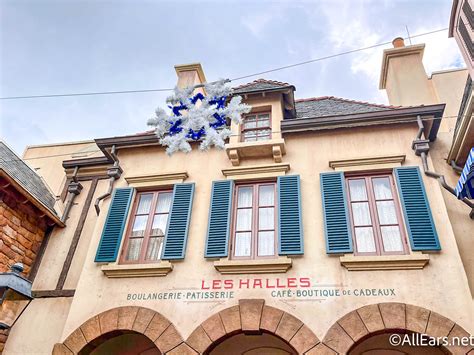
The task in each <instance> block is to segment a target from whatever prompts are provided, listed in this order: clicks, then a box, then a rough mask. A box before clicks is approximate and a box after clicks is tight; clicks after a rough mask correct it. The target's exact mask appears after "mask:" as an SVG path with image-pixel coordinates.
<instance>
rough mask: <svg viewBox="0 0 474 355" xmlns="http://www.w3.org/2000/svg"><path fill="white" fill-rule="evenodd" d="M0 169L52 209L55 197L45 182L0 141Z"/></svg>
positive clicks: (52, 210)
mask: <svg viewBox="0 0 474 355" xmlns="http://www.w3.org/2000/svg"><path fill="white" fill-rule="evenodd" d="M0 170H4V171H5V173H7V174H8V175H9V176H10V177H11V178H12V179H14V180H15V181H16V182H17V183H18V184H20V185H21V186H22V187H23V188H24V189H25V190H26V191H28V192H29V193H30V194H31V195H32V196H33V197H35V198H36V199H37V200H38V201H40V202H41V203H42V204H43V205H44V206H45V207H46V208H48V209H49V210H50V211H51V212H53V213H54V214H56V212H55V211H54V203H55V198H54V196H53V194H52V193H51V192H50V190H49V189H48V187H47V186H46V184H45V183H44V182H43V180H42V179H41V178H40V177H39V175H38V174H36V172H34V171H33V170H32V169H31V168H30V167H29V166H28V165H27V164H26V163H25V162H24V161H23V160H22V159H21V158H20V157H19V156H18V155H16V154H15V153H14V152H13V151H12V150H11V149H10V148H8V146H7V145H6V144H5V143H4V142H3V141H0Z"/></svg>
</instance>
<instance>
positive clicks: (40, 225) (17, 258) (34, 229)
mask: <svg viewBox="0 0 474 355" xmlns="http://www.w3.org/2000/svg"><path fill="white" fill-rule="evenodd" d="M45 230H46V224H45V222H44V220H43V219H41V218H39V217H38V216H36V215H35V211H34V210H32V209H31V206H27V205H23V204H21V203H20V202H19V201H17V200H16V199H15V198H14V197H12V196H10V195H8V194H4V193H0V272H5V271H9V270H10V266H11V265H13V264H14V263H17V262H21V263H23V265H24V266H25V271H24V275H28V274H29V273H30V270H31V267H32V266H33V263H34V261H35V257H36V254H37V252H38V250H39V247H40V245H41V242H42V241H43V238H44V235H45ZM7 336H8V331H0V354H1V353H2V352H3V348H4V346H5V343H6V341H7Z"/></svg>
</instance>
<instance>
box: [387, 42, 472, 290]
mask: <svg viewBox="0 0 474 355" xmlns="http://www.w3.org/2000/svg"><path fill="white" fill-rule="evenodd" d="M404 48H407V47H402V48H401V49H399V51H403V50H404ZM390 51H391V52H394V51H395V52H396V51H397V50H396V49H391V50H390ZM388 73H389V74H388V76H387V84H386V92H387V95H388V98H389V102H390V104H392V105H403V106H410V105H416V104H422V103H424V104H427V103H444V104H446V107H445V110H444V113H443V119H442V121H441V125H440V129H439V132H438V137H437V139H436V141H435V142H432V143H430V148H431V149H430V152H429V154H430V156H431V158H432V164H431V165H430V166H431V168H432V169H433V170H434V171H436V172H437V173H439V174H442V175H444V176H445V177H446V181H447V183H448V184H449V185H450V186H453V187H454V186H456V184H457V182H458V180H459V174H457V173H456V172H455V171H454V170H453V169H452V168H451V166H450V165H449V162H448V161H447V157H448V153H449V150H450V147H451V145H452V141H453V134H454V127H455V126H456V120H457V115H458V112H459V107H460V104H461V100H462V96H463V93H464V88H465V85H466V80H467V76H468V70H467V69H454V70H444V71H438V72H433V73H432V75H431V77H430V78H428V77H427V76H426V74H425V75H423V73H425V69H424V67H423V63H422V58H421V55H415V54H412V55H409V56H400V57H396V58H391V59H390V61H389V62H388ZM442 194H443V197H444V200H445V204H446V208H447V210H448V215H449V218H450V221H451V224H452V226H453V231H454V234H455V237H456V242H457V244H458V247H459V251H460V254H461V258H462V261H463V264H464V268H465V270H466V274H467V277H468V281H469V284H470V288H471V292H472V294H473V295H474V256H473V254H474V253H473V250H474V239H473V238H472V231H473V230H474V220H472V219H470V218H469V212H470V208H469V207H468V206H466V205H464V204H463V203H461V202H460V201H458V200H457V199H456V197H454V196H453V195H452V194H451V193H449V192H448V191H446V190H444V189H442Z"/></svg>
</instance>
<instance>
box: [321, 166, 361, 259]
mask: <svg viewBox="0 0 474 355" xmlns="http://www.w3.org/2000/svg"><path fill="white" fill-rule="evenodd" d="M320 179H321V194H322V201H323V214H324V235H325V237H326V252H327V253H328V254H341V253H352V251H353V249H352V232H351V225H350V221H349V213H348V209H347V195H346V185H345V181H344V173H342V172H330V173H321V174H320Z"/></svg>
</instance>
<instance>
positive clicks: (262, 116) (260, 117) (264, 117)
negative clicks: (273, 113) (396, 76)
mask: <svg viewBox="0 0 474 355" xmlns="http://www.w3.org/2000/svg"><path fill="white" fill-rule="evenodd" d="M269 118H270V115H269V114H268V113H261V114H260V115H258V119H259V120H268V119H269Z"/></svg>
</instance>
